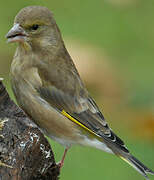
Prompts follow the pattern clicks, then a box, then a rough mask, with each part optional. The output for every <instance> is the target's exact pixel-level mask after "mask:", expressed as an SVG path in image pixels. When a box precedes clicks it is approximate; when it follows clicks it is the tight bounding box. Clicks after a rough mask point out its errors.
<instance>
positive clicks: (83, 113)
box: [37, 85, 128, 153]
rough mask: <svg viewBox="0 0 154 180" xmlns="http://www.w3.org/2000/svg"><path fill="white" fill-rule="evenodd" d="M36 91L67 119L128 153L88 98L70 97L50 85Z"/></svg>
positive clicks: (94, 104) (92, 101)
mask: <svg viewBox="0 0 154 180" xmlns="http://www.w3.org/2000/svg"><path fill="white" fill-rule="evenodd" d="M37 91H38V93H39V94H40V96H41V97H42V98H43V99H45V100H46V101H47V102H48V103H49V104H51V106H52V107H54V108H56V109H57V110H58V111H59V112H60V113H62V114H63V115H64V116H66V117H67V118H68V119H70V120H72V121H73V122H74V123H76V124H78V125H80V126H82V127H83V128H85V129H86V130H87V131H89V132H91V133H93V134H95V135H96V136H99V137H101V138H103V139H104V140H105V141H106V142H108V141H109V142H111V143H113V144H115V145H116V146H118V147H119V148H120V149H121V150H122V151H124V152H126V153H127V152H128V150H127V148H126V147H125V145H124V142H123V141H122V140H121V139H120V138H119V137H118V136H116V135H115V134H114V133H113V132H112V130H111V129H110V128H109V126H108V125H107V123H106V121H105V119H104V116H103V115H102V113H101V112H100V111H99V109H98V107H97V105H96V103H95V102H94V100H93V99H92V98H91V97H90V96H86V97H80V96H72V95H70V94H67V93H64V92H63V91H62V90H59V89H57V88H56V87H55V86H51V85H50V86H44V87H43V86H41V87H39V88H37ZM109 144H110V143H109Z"/></svg>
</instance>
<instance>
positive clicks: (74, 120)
mask: <svg viewBox="0 0 154 180" xmlns="http://www.w3.org/2000/svg"><path fill="white" fill-rule="evenodd" d="M61 113H62V114H63V115H64V116H65V117H67V118H68V119H70V120H71V121H72V122H74V123H76V124H77V125H79V126H81V127H82V128H84V129H85V130H87V131H89V132H90V133H92V134H94V135H95V136H98V135H97V134H96V133H94V132H93V131H92V130H91V129H89V128H87V127H86V126H84V125H83V124H82V123H80V122H79V121H77V120H76V119H74V118H73V117H72V116H70V115H69V114H68V113H67V112H66V111H64V110H62V111H61Z"/></svg>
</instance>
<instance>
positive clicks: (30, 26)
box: [6, 6, 61, 48]
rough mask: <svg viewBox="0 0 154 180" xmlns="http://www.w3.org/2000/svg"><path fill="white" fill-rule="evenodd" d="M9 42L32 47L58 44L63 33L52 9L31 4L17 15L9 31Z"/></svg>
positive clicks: (7, 36)
mask: <svg viewBox="0 0 154 180" xmlns="http://www.w3.org/2000/svg"><path fill="white" fill-rule="evenodd" d="M6 38H7V39H8V42H11V43H12V42H18V43H19V45H21V46H22V45H24V46H23V47H25V45H26V44H27V45H28V46H31V47H32V48H37V47H39V46H40V47H44V48H46V47H47V46H49V45H50V46H53V47H54V46H58V43H59V41H60V40H61V35H60V33H59V29H58V27H57V25H56V22H55V20H54V18H53V15H52V13H51V11H50V10H49V9H48V8H46V7H41V6H29V7H25V8H23V9H22V10H21V11H20V12H19V13H18V14H17V16H16V17H15V20H14V25H13V27H12V28H11V29H10V31H9V32H8V33H7V35H6Z"/></svg>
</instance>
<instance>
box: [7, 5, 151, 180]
mask: <svg viewBox="0 0 154 180" xmlns="http://www.w3.org/2000/svg"><path fill="white" fill-rule="evenodd" d="M6 38H7V42H8V43H17V48H16V51H15V54H14V57H13V61H12V64H11V69H10V81H11V86H12V90H13V92H14V95H15V97H16V100H17V103H18V105H19V106H20V107H21V108H22V109H23V110H24V111H25V113H26V114H27V115H28V116H29V117H30V118H31V119H32V120H33V121H34V122H35V123H36V124H37V125H38V126H39V127H40V128H41V129H42V130H43V132H44V133H45V134H46V135H47V136H48V137H50V138H52V139H53V140H55V141H57V142H58V143H60V144H61V145H63V146H64V149H65V151H64V155H63V157H62V160H61V162H60V167H62V166H63V164H64V159H65V156H66V153H67V151H68V149H69V148H70V147H72V146H73V145H76V144H77V145H83V146H91V147H95V148H97V149H100V150H103V151H105V152H108V153H111V154H115V155H116V156H118V157H120V158H121V159H123V160H124V161H126V162H127V163H128V164H130V165H131V166H132V167H134V168H135V169H136V170H137V171H138V172H139V173H140V174H141V175H143V176H144V177H145V179H147V180H148V176H147V174H148V173H149V174H154V171H152V170H151V169H149V168H148V167H146V166H145V165H144V164H143V163H141V162H140V161H139V160H138V159H137V158H135V157H134V156H133V155H132V154H131V153H130V151H129V150H128V149H127V147H126V146H125V144H124V142H123V140H121V139H120V138H119V137H118V136H117V135H116V134H115V133H114V132H113V130H112V129H111V128H110V127H109V125H108V124H107V122H106V119H105V118H104V116H103V114H102V112H101V111H100V109H99V107H98V106H97V104H96V102H95V101H94V99H93V98H92V97H91V95H90V94H89V92H88V90H87V89H86V86H85V84H84V83H83V81H82V80H81V77H80V75H79V73H78V70H77V69H76V67H75V64H74V62H73V60H72V58H71V56H70V55H69V52H68V51H67V49H66V47H65V44H64V41H63V39H62V35H61V32H60V30H59V27H58V25H57V24H56V21H55V19H54V17H53V13H52V12H51V11H50V10H49V9H48V8H47V7H42V6H28V7H24V8H23V9H21V10H20V11H19V13H18V14H17V15H16V17H15V19H14V24H13V27H12V28H11V29H10V30H9V32H8V33H7V34H6Z"/></svg>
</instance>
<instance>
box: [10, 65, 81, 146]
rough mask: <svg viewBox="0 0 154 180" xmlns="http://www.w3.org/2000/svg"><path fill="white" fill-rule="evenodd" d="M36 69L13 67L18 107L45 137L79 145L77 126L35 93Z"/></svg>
mask: <svg viewBox="0 0 154 180" xmlns="http://www.w3.org/2000/svg"><path fill="white" fill-rule="evenodd" d="M41 83H42V82H41V79H40V77H39V74H38V72H37V68H34V67H31V68H29V69H24V68H23V67H18V65H17V64H16V66H13V67H12V68H11V84H12V89H13V91H14V94H15V97H16V99H17V102H18V104H19V106H20V107H21V108H22V109H23V110H24V111H25V112H26V113H27V114H28V115H29V116H30V117H31V118H32V120H34V122H35V123H36V124H37V125H39V126H40V127H41V128H42V129H43V130H44V131H45V132H46V134H47V135H49V136H50V137H52V138H54V139H55V140H57V141H59V143H61V144H64V145H66V146H68V145H69V144H73V143H80V141H82V139H83V136H82V133H81V130H80V128H79V127H78V125H76V124H75V123H73V122H72V121H70V120H69V119H68V118H66V117H65V116H63V115H62V114H61V113H60V112H58V111H57V110H56V109H55V108H54V107H52V106H51V105H50V104H49V103H48V102H46V101H45V100H44V99H43V98H41V97H40V95H39V94H38V93H37V90H36V89H37V87H38V86H41Z"/></svg>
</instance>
